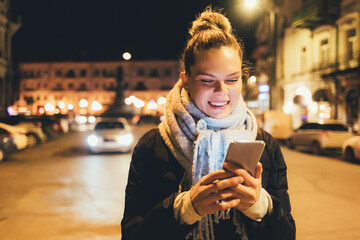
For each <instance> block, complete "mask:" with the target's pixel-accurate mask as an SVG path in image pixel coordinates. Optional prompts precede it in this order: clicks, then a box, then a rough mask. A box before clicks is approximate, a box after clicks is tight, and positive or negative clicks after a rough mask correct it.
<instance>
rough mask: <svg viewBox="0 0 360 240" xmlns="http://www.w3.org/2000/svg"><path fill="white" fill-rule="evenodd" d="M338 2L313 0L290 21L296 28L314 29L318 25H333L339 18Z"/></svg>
mask: <svg viewBox="0 0 360 240" xmlns="http://www.w3.org/2000/svg"><path fill="white" fill-rule="evenodd" d="M339 9H340V7H339V1H338V0H313V1H310V2H308V3H307V4H306V5H304V7H303V8H302V9H301V10H300V11H299V12H297V13H295V14H294V16H293V19H292V26H293V27H296V28H308V29H311V30H312V29H315V28H316V27H318V26H320V25H325V24H334V22H335V20H336V19H337V18H338V16H339Z"/></svg>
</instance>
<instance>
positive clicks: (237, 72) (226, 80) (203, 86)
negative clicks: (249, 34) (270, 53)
mask: <svg viewBox="0 0 360 240" xmlns="http://www.w3.org/2000/svg"><path fill="white" fill-rule="evenodd" d="M181 79H182V81H183V83H184V87H185V88H186V89H187V90H188V91H189V94H190V99H191V100H192V101H193V102H194V103H195V105H196V106H197V107H198V108H199V109H200V110H201V111H202V112H204V113H205V114H206V115H208V116H210V117H212V118H226V117H228V116H229V115H230V114H231V112H232V111H233V110H234V108H235V107H236V105H237V104H238V102H239V98H240V97H241V87H242V80H241V60H240V56H239V53H238V51H237V50H236V49H234V48H231V47H221V48H220V49H209V50H201V51H200V52H199V53H198V54H196V56H195V64H194V65H193V66H191V67H190V76H187V75H186V74H185V73H181Z"/></svg>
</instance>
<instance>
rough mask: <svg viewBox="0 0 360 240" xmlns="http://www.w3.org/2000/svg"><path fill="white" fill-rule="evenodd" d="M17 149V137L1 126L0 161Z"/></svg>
mask: <svg viewBox="0 0 360 240" xmlns="http://www.w3.org/2000/svg"><path fill="white" fill-rule="evenodd" d="M16 150H17V146H16V144H15V139H14V138H13V137H12V135H11V134H10V133H9V132H8V131H6V130H5V129H3V128H0V162H2V161H4V160H5V159H6V158H7V156H8V155H9V154H10V153H12V152H15V151H16Z"/></svg>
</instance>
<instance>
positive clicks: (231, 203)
mask: <svg viewBox="0 0 360 240" xmlns="http://www.w3.org/2000/svg"><path fill="white" fill-rule="evenodd" d="M239 203H240V199H237V198H235V199H231V200H228V201H221V202H217V203H214V204H213V205H212V208H213V209H215V210H214V211H221V210H227V209H229V208H233V207H236V206H237V205H239Z"/></svg>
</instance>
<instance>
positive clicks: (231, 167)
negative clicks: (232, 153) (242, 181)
mask: <svg viewBox="0 0 360 240" xmlns="http://www.w3.org/2000/svg"><path fill="white" fill-rule="evenodd" d="M223 167H224V169H225V170H227V171H229V172H232V173H233V174H235V175H242V174H244V173H247V171H246V170H245V169H243V168H241V167H239V166H237V165H235V164H233V163H230V162H224V166H223Z"/></svg>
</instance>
